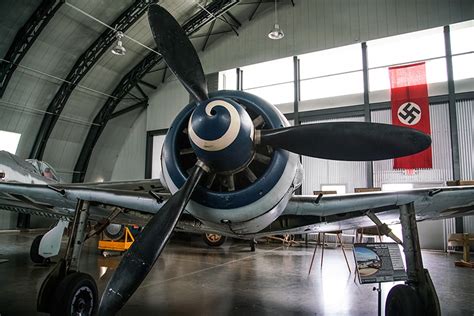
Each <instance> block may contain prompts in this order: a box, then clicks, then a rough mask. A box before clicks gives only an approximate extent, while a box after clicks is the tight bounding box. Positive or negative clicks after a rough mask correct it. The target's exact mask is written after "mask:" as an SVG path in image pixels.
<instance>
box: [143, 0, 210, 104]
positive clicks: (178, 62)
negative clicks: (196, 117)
mask: <svg viewBox="0 0 474 316" xmlns="http://www.w3.org/2000/svg"><path fill="white" fill-rule="evenodd" d="M148 21H149V23H150V27H151V32H152V33H153V38H154V39H155V42H156V45H157V49H158V52H159V53H160V54H161V56H163V58H164V59H165V62H166V64H167V65H168V67H169V68H170V70H171V71H172V72H173V73H174V74H175V75H176V77H177V78H178V80H179V81H181V83H182V85H183V86H184V88H185V89H186V90H187V91H188V92H189V93H190V94H191V95H192V96H193V97H194V98H195V99H196V100H197V101H203V100H206V99H208V95H207V83H206V77H205V76H204V71H203V70H202V66H201V61H200V60H199V57H198V55H197V53H196V50H195V49H194V47H193V44H192V43H191V41H190V40H189V38H188V36H187V35H186V33H185V32H184V30H183V29H182V28H181V26H180V25H179V23H178V22H177V21H176V20H175V18H174V17H173V16H172V15H171V14H169V13H168V11H166V10H165V9H163V8H162V7H161V6H159V5H158V4H151V5H150V6H149V8H148Z"/></svg>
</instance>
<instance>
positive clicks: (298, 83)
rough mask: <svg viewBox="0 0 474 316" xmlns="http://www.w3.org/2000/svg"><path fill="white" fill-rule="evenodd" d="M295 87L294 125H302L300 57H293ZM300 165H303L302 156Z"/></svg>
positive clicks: (300, 191) (299, 189) (299, 191)
mask: <svg viewBox="0 0 474 316" xmlns="http://www.w3.org/2000/svg"><path fill="white" fill-rule="evenodd" d="M293 87H294V99H293V125H294V126H298V125H300V110H299V104H300V100H301V76H300V60H299V58H298V56H293ZM299 157H300V163H302V160H301V155H299ZM295 194H296V195H301V194H302V188H301V186H300V187H299V188H298V189H296V190H295Z"/></svg>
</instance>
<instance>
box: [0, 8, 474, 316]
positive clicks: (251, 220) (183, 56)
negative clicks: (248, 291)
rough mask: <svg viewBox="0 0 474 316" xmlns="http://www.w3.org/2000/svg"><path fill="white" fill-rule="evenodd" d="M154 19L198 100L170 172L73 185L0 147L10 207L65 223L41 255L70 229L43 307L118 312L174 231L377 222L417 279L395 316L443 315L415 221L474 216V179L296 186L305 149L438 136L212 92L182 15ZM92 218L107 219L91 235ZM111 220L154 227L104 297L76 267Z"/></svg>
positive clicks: (394, 152)
mask: <svg viewBox="0 0 474 316" xmlns="http://www.w3.org/2000/svg"><path fill="white" fill-rule="evenodd" d="M148 19H149V23H150V27H151V30H152V33H153V36H154V39H155V42H156V44H157V48H156V49H157V50H158V52H160V54H161V56H162V57H163V58H164V60H165V61H166V63H167V65H168V67H169V69H171V70H172V71H173V72H174V73H175V75H176V77H177V78H178V79H179V80H180V82H181V83H182V84H183V86H184V87H185V88H186V90H187V91H188V92H189V93H190V94H191V96H192V97H193V99H194V101H193V102H191V103H190V104H188V105H187V106H186V107H185V108H184V109H183V110H182V111H181V112H180V113H179V114H178V115H177V117H176V118H175V120H174V121H173V123H172V124H171V127H170V129H169V131H168V134H167V135H166V138H165V141H164V144H163V149H162V157H161V164H162V177H161V179H159V180H158V179H152V180H141V181H128V182H103V183H79V184H65V183H61V182H58V181H57V180H58V178H57V176H53V177H52V178H51V177H50V174H49V173H45V171H46V168H48V169H49V171H53V169H52V168H50V167H48V165H47V164H44V163H42V162H38V161H22V160H21V159H19V158H18V157H16V156H14V155H11V154H7V153H5V152H3V153H1V154H0V171H2V177H3V181H2V182H0V193H1V194H2V196H1V197H0V209H5V210H8V211H15V212H23V213H30V214H36V215H41V216H50V217H55V218H57V219H58V225H57V226H56V227H55V228H53V229H52V230H51V231H50V232H48V233H47V234H46V235H45V236H44V237H42V238H41V240H39V241H38V243H39V250H38V251H41V255H42V256H49V255H52V254H57V253H58V251H59V246H58V245H60V239H61V236H62V232H63V230H64V227H65V226H66V225H69V226H70V227H69V228H70V231H71V232H72V233H71V236H70V241H69V243H68V246H67V249H66V255H65V256H64V258H62V259H60V260H59V262H58V263H57V264H56V266H55V267H54V269H53V270H52V271H51V273H50V274H49V275H48V277H47V278H46V279H45V281H44V282H43V285H42V287H41V290H40V293H39V295H38V307H37V308H38V311H42V312H48V313H51V314H53V315H72V314H76V313H82V314H84V315H92V314H95V313H96V312H98V313H99V315H115V314H116V313H117V312H118V311H119V310H120V308H121V307H122V306H123V305H124V304H126V302H127V300H128V299H129V298H130V296H131V295H133V293H134V292H135V290H136V289H137V288H138V287H139V286H140V284H141V282H142V281H143V280H144V278H145V277H146V275H147V274H148V272H149V271H150V270H151V268H152V267H153V265H154V263H155V262H156V260H157V259H158V257H159V255H160V254H161V252H162V250H163V248H164V247H165V245H166V243H167V241H168V240H169V237H170V235H171V233H172V231H173V230H175V229H179V230H184V231H189V232H200V233H203V232H213V233H217V234H221V235H225V236H231V237H238V238H243V239H249V240H253V239H254V238H256V237H260V236H268V235H280V234H304V233H311V232H327V231H334V230H342V229H353V228H358V227H364V226H370V225H374V224H375V225H377V227H378V228H379V231H380V232H381V233H382V234H384V235H387V236H389V237H391V238H392V239H394V240H395V241H396V242H398V243H400V244H402V245H403V247H404V254H405V259H406V265H407V275H408V280H407V282H406V284H405V285H403V286H397V287H394V289H393V291H391V292H390V293H389V295H388V299H387V302H386V314H387V315H394V314H396V312H397V311H398V312H400V311H402V312H403V314H407V315H415V314H416V313H417V312H419V311H420V310H421V311H422V312H423V313H425V314H430V315H439V314H440V308H439V301H438V298H437V295H436V290H435V288H434V286H433V284H432V282H431V279H430V277H429V274H428V272H427V271H426V270H424V269H423V263H422V259H421V254H420V247H419V242H418V233H417V226H416V221H421V220H428V219H439V218H450V217H455V216H464V215H470V214H473V213H474V186H466V187H440V188H427V189H414V190H407V191H400V192H371V193H360V194H346V195H333V196H330V195H328V196H326V195H323V194H319V195H317V196H303V195H295V194H294V193H295V191H296V190H297V189H298V188H299V187H300V186H301V182H302V177H303V169H302V166H301V164H300V159H299V155H306V156H311V157H318V158H325V159H335V160H347V161H364V160H365V161H373V160H381V159H390V158H395V157H401V156H407V155H411V154H414V153H416V152H420V151H422V150H425V149H427V148H429V146H430V144H431V139H430V138H429V137H428V136H426V135H424V134H423V133H420V132H418V131H416V130H414V129H409V128H404V127H399V126H392V125H386V124H373V123H359V122H357V123H356V122H337V123H320V124H310V125H300V126H290V125H289V123H288V121H287V120H286V119H285V117H284V116H283V115H282V114H281V112H280V111H279V110H278V109H277V108H276V107H275V106H274V105H272V104H270V103H268V102H266V101H265V100H263V99H261V98H259V97H257V96H255V95H252V94H249V93H246V92H243V91H228V90H226V91H217V92H213V93H208V91H207V83H206V80H205V76H204V71H203V69H202V66H201V63H200V61H199V58H198V55H197V53H196V51H195V50H194V47H193V46H192V44H191V42H190V41H189V39H188V37H187V36H186V33H185V32H184V31H183V29H182V28H181V27H180V25H179V24H178V22H177V21H176V20H175V19H174V18H173V16H172V15H170V14H169V13H168V12H167V11H166V10H164V9H163V8H162V7H160V6H159V5H157V4H151V5H150V7H149V13H148ZM44 166H47V167H44ZM51 173H52V174H53V175H54V172H51ZM88 221H93V222H96V223H97V225H96V226H95V227H94V229H93V230H92V231H90V232H88V233H86V231H85V230H86V223H87V222H88ZM110 223H114V224H120V225H127V224H136V225H139V226H144V229H143V231H142V232H141V234H140V236H139V237H138V238H137V239H136V240H135V242H134V243H133V245H132V246H131V248H130V249H129V250H128V251H127V253H126V254H125V256H123V258H122V261H121V263H120V265H119V266H118V268H117V269H116V271H115V273H114V275H113V276H112V278H111V279H110V281H109V283H108V285H107V287H106V289H105V291H104V292H103V293H102V298H101V300H100V303H99V300H98V293H97V287H96V285H95V281H94V280H93V279H92V278H91V277H90V276H89V275H87V274H84V273H81V272H78V269H79V265H78V262H79V258H80V251H81V248H82V244H83V241H84V239H85V238H87V237H89V236H91V235H93V234H94V233H97V232H100V231H101V230H103V229H105V228H106V227H107V226H108V225H109V224H110ZM394 223H401V226H402V234H403V241H401V240H399V239H398V238H397V237H396V236H395V235H394V234H393V233H392V232H391V231H390V229H389V228H388V226H387V224H394ZM84 288H87V291H86V292H87V293H88V294H87V295H85V296H84V293H85V292H84V291H82V290H81V289H84ZM62 289H69V290H68V291H64V290H62ZM79 294H80V295H82V296H81V299H80V302H81V303H80V304H79V303H78V302H79V300H78V299H76V298H77V297H78V295H79ZM52 297H55V302H53V301H52ZM407 297H408V298H410V299H413V298H416V299H414V300H411V302H413V301H416V304H408V303H407V301H406V300H407ZM58 302H59V303H58Z"/></svg>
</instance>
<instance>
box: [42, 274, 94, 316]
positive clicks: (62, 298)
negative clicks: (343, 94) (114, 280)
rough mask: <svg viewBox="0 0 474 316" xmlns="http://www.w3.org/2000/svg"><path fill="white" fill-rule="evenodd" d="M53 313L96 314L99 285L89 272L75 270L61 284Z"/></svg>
mask: <svg viewBox="0 0 474 316" xmlns="http://www.w3.org/2000/svg"><path fill="white" fill-rule="evenodd" d="M54 302H55V304H54V306H52V310H51V314H52V315H95V314H96V312H97V306H98V304H97V302H98V296H97V286H96V284H95V281H94V279H92V277H91V276H90V275H88V274H85V273H81V272H73V273H71V274H69V275H68V276H66V277H65V278H64V279H63V280H62V281H61V282H60V283H59V284H58V288H57V289H56V292H55V294H54Z"/></svg>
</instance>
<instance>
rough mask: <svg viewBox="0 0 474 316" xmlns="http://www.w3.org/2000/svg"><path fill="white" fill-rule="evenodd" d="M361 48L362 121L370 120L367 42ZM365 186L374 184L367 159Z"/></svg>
mask: <svg viewBox="0 0 474 316" xmlns="http://www.w3.org/2000/svg"><path fill="white" fill-rule="evenodd" d="M361 49H362V76H363V80H364V121H365V122H371V121H372V119H371V117H370V100H369V65H368V61H367V43H366V42H363V43H362V44H361ZM366 165H367V175H366V177H367V187H369V188H371V187H373V186H374V165H373V162H372V161H367V162H366Z"/></svg>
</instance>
